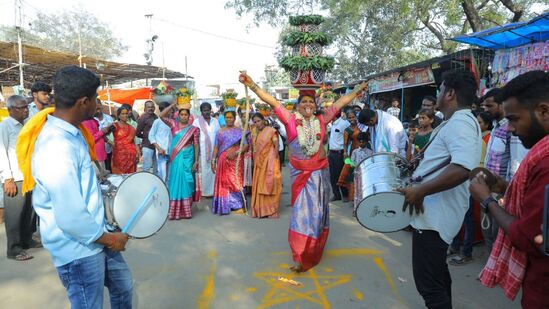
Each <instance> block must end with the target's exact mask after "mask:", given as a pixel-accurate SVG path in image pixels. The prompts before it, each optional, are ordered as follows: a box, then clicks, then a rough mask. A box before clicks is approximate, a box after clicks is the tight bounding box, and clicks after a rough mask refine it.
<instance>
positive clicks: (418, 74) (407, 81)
mask: <svg viewBox="0 0 549 309" xmlns="http://www.w3.org/2000/svg"><path fill="white" fill-rule="evenodd" d="M399 77H400V78H399ZM434 82H435V77H434V75H433V71H432V70H431V68H421V69H412V70H408V71H405V72H404V73H401V72H393V73H391V74H388V75H384V76H380V77H376V78H374V79H373V80H370V81H369V82H368V92H369V93H379V92H387V91H393V90H397V89H402V88H409V87H415V86H421V85H428V84H432V83H434Z"/></svg>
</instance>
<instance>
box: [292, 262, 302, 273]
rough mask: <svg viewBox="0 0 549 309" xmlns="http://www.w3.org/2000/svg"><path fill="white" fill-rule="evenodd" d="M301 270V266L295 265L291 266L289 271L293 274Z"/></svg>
mask: <svg viewBox="0 0 549 309" xmlns="http://www.w3.org/2000/svg"><path fill="white" fill-rule="evenodd" d="M301 269H302V266H301V264H295V265H293V266H291V267H290V270H291V271H293V272H295V273H300V272H302V271H301Z"/></svg>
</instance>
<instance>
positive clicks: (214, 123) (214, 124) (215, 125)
mask: <svg viewBox="0 0 549 309" xmlns="http://www.w3.org/2000/svg"><path fill="white" fill-rule="evenodd" d="M200 118H203V116H200V117H196V119H195V120H194V121H193V126H195V127H197V128H199V129H200V145H201V147H202V148H200V150H201V153H200V155H201V156H202V154H203V153H205V151H206V147H205V145H206V134H208V135H209V137H210V142H211V143H212V147H211V149H212V152H213V148H214V144H215V136H216V135H217V131H219V129H220V128H221V127H220V126H219V121H218V120H217V119H215V118H214V117H211V118H210V123H209V124H208V122H207V121H205V120H204V122H206V126H207V128H206V130H208V131H207V132H204V131H203V130H202V128H201V127H200Z"/></svg>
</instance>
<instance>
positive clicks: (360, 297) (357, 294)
mask: <svg viewBox="0 0 549 309" xmlns="http://www.w3.org/2000/svg"><path fill="white" fill-rule="evenodd" d="M353 294H354V295H355V298H356V299H357V300H363V299H364V294H362V293H361V292H360V291H359V290H357V289H353Z"/></svg>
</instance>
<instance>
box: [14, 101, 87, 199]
mask: <svg viewBox="0 0 549 309" xmlns="http://www.w3.org/2000/svg"><path fill="white" fill-rule="evenodd" d="M54 110H55V108H53V107H49V108H45V109H43V110H41V111H40V112H38V114H36V115H34V116H32V117H31V119H30V120H29V121H27V123H26V124H25V125H24V126H23V129H21V132H20V133H19V138H18V139H17V145H16V147H15V153H16V154H17V161H19V169H20V170H21V172H22V173H23V186H22V191H23V194H25V193H26V192H29V191H31V190H32V189H34V186H35V182H34V178H33V177H32V167H31V159H32V154H33V152H34V143H35V142H36V139H37V138H38V135H40V132H41V131H42V128H43V127H44V124H45V123H46V120H47V118H48V115H51V114H53V111H54ZM79 129H80V131H81V132H82V135H83V136H84V139H85V140H86V143H87V144H88V151H89V153H90V157H91V159H92V160H94V161H95V160H97V156H96V155H95V142H94V139H93V135H91V133H90V132H89V131H88V130H87V129H86V127H84V126H83V125H82V124H81V125H80V127H79Z"/></svg>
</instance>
